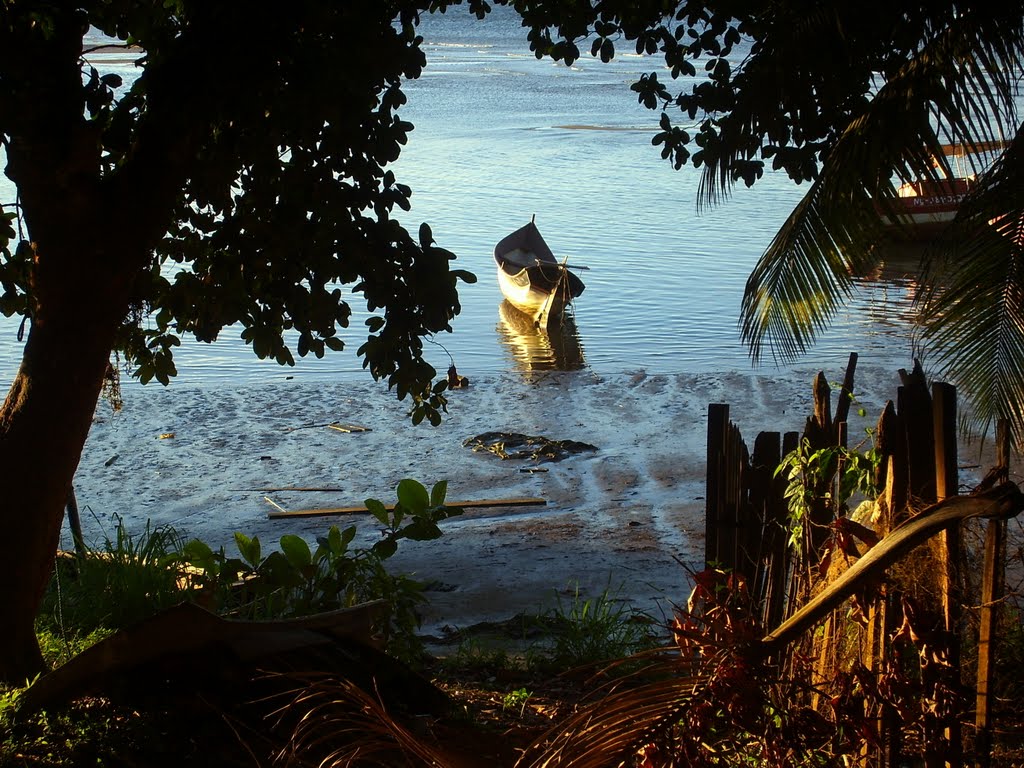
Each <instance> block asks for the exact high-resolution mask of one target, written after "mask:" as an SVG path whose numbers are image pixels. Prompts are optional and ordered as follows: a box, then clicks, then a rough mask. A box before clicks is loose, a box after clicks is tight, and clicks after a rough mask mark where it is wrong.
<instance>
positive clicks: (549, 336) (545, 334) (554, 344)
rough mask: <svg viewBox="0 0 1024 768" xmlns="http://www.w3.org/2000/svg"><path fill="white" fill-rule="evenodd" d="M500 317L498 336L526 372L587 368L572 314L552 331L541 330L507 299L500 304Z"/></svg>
mask: <svg viewBox="0 0 1024 768" xmlns="http://www.w3.org/2000/svg"><path fill="white" fill-rule="evenodd" d="M498 318H499V319H498V337H499V338H500V339H501V340H502V342H503V343H504V344H505V345H506V346H507V347H508V349H509V352H510V353H511V354H512V359H513V361H514V363H515V364H516V366H517V367H519V368H521V369H523V370H525V371H578V370H580V369H581V368H585V367H586V365H587V362H586V360H585V359H584V357H583V347H582V346H581V344H580V337H579V333H578V332H577V330H576V321H575V320H574V319H573V316H572V315H571V314H569V313H565V314H564V315H563V316H562V322H560V323H557V324H554V325H552V326H550V327H549V328H540V327H538V326H537V325H535V324H534V321H533V318H531V317H530V316H529V315H525V314H523V313H522V312H520V311H519V310H518V309H516V308H515V307H514V306H513V305H512V303H511V302H509V301H508V300H507V299H506V300H504V301H502V302H501V304H499V305H498Z"/></svg>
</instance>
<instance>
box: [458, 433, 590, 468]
mask: <svg viewBox="0 0 1024 768" xmlns="http://www.w3.org/2000/svg"><path fill="white" fill-rule="evenodd" d="M462 445H463V446H465V447H466V448H472V449H473V450H474V451H488V452H490V453H493V454H494V455H495V456H497V457H498V458H500V459H529V460H533V461H561V460H562V459H565V458H567V457H569V456H575V455H576V454H579V453H583V452H585V451H596V450H597V446H594V445H590V444H589V443H581V442H578V441H576V440H551V439H550V438H547V437H543V436H541V435H522V434H519V433H518V432H484V433H483V434H480V435H477V436H476V437H470V438H468V439H467V440H465V441H464V442H463V443H462Z"/></svg>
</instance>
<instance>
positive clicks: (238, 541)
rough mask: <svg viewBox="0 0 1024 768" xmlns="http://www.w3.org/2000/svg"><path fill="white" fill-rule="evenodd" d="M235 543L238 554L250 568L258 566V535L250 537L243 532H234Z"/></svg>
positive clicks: (259, 553) (259, 552)
mask: <svg viewBox="0 0 1024 768" xmlns="http://www.w3.org/2000/svg"><path fill="white" fill-rule="evenodd" d="M235 545H236V546H237V547H238V554H240V555H241V556H242V559H243V560H244V561H245V562H246V563H247V564H248V565H249V566H251V567H252V568H258V567H259V565H260V555H261V551H260V540H259V537H258V536H253V537H252V538H251V539H250V538H249V537H248V536H246V535H245V534H244V533H241V532H236V533H235Z"/></svg>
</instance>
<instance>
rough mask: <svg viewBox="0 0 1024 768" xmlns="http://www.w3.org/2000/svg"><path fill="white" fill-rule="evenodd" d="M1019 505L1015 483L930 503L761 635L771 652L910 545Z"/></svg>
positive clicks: (1022, 499) (1004, 514) (1021, 496)
mask: <svg viewBox="0 0 1024 768" xmlns="http://www.w3.org/2000/svg"><path fill="white" fill-rule="evenodd" d="M1022 510H1024V493H1021V491H1020V489H1019V488H1018V487H1017V486H1016V485H1015V484H1014V483H1010V482H1007V483H1003V484H1002V485H999V486H997V487H996V488H994V489H992V490H991V491H988V492H986V493H984V494H981V495H977V496H953V497H951V498H948V499H946V500H944V501H941V502H939V503H938V504H934V505H932V506H930V507H928V508H927V509H925V510H924V511H922V512H921V513H920V514H918V515H916V516H915V517H913V518H911V519H910V520H907V521H906V522H904V523H903V524H902V525H900V526H898V527H897V528H895V529H894V530H893V531H892V532H891V533H890V534H889V535H888V536H886V537H885V538H883V539H882V540H881V541H880V542H879V543H878V544H876V545H875V546H874V547H872V548H871V549H870V550H868V551H867V553H865V554H864V556H863V557H861V558H860V559H859V560H858V561H857V562H856V563H854V564H853V565H852V566H850V568H849V570H847V571H846V572H845V573H844V574H843V575H842V576H840V577H839V578H838V579H836V580H835V582H833V583H832V584H831V585H830V586H829V587H828V589H826V590H825V591H824V592H822V593H821V594H819V595H817V596H816V597H815V598H814V599H812V600H811V601H810V602H808V603H807V605H805V606H804V607H803V608H801V609H800V610H799V611H797V612H796V613H794V614H793V615H792V616H790V617H789V619H787V620H786V621H784V622H783V623H782V624H781V625H780V626H779V627H778V628H776V629H775V630H773V631H772V632H769V633H768V634H767V635H765V636H764V637H763V638H762V639H761V646H762V649H763V651H764V652H765V653H766V654H772V653H775V652H776V651H778V650H779V649H781V648H783V647H785V646H786V645H788V644H789V643H791V642H792V641H793V640H795V639H796V638H798V637H799V636H800V635H801V634H803V633H804V632H805V631H807V630H808V629H810V628H811V627H812V626H814V625H815V624H817V623H818V622H819V621H821V619H823V618H824V617H825V616H827V615H828V614H829V613H830V612H831V611H833V610H834V609H835V608H837V607H838V606H839V605H840V604H841V603H842V602H843V601H844V600H846V599H847V598H848V597H850V596H851V595H853V594H854V593H855V592H856V591H857V590H858V589H860V588H861V587H862V586H864V585H865V584H867V583H869V582H871V581H872V580H874V579H877V578H879V577H881V576H882V574H883V573H884V572H885V570H886V569H887V568H889V567H890V566H891V565H893V564H894V563H896V562H897V561H898V560H899V559H900V558H902V557H903V556H904V555H906V554H907V552H909V551H910V550H911V549H913V548H914V547H916V546H918V545H919V544H923V543H924V542H925V541H927V540H928V539H930V538H931V537H932V536H934V535H935V534H937V533H939V532H941V531H943V530H945V529H946V528H948V527H949V526H951V525H954V524H956V523H959V522H960V521H962V520H968V519H970V518H973V517H985V518H989V519H999V520H1005V519H1009V518H1011V517H1014V516H1016V515H1017V514H1019V513H1020V512H1021V511H1022Z"/></svg>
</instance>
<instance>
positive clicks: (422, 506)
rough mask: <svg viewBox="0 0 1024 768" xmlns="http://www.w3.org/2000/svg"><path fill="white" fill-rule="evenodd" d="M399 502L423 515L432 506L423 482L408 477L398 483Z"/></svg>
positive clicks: (413, 511)
mask: <svg viewBox="0 0 1024 768" xmlns="http://www.w3.org/2000/svg"><path fill="white" fill-rule="evenodd" d="M398 502H399V503H400V504H401V505H402V506H403V507H405V508H406V509H407V510H409V512H411V513H412V514H414V515H422V514H423V513H424V512H426V510H427V507H428V506H430V495H429V494H428V493H427V489H426V488H424V487H423V484H422V483H419V482H417V481H416V480H412V479H411V478H406V479H405V480H402V481H401V482H400V483H399V484H398Z"/></svg>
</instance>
